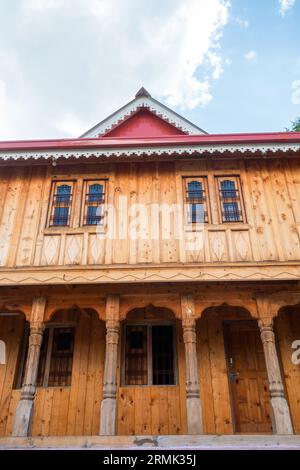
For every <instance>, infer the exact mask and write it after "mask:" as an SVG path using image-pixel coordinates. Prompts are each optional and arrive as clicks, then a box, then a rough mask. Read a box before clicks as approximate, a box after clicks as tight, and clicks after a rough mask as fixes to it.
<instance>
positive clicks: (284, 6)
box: [279, 0, 296, 16]
mask: <svg viewBox="0 0 300 470" xmlns="http://www.w3.org/2000/svg"><path fill="white" fill-rule="evenodd" d="M295 1H296V0H279V13H280V14H281V16H285V14H286V12H287V11H288V10H290V9H291V8H292V7H293V6H294V3H295Z"/></svg>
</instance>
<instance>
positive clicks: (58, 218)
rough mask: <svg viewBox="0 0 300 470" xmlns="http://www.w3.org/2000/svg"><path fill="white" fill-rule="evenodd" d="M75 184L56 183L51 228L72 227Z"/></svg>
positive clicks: (69, 182)
mask: <svg viewBox="0 0 300 470" xmlns="http://www.w3.org/2000/svg"><path fill="white" fill-rule="evenodd" d="M72 193H73V182H71V181H68V182H55V183H54V188H53V193H52V194H53V195H52V207H51V214H50V223H49V225H50V227H65V226H68V225H70V216H71V207H72V195H73V194H72Z"/></svg>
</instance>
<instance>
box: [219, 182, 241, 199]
mask: <svg viewBox="0 0 300 470" xmlns="http://www.w3.org/2000/svg"><path fill="white" fill-rule="evenodd" d="M221 193H222V197H223V198H224V199H226V198H236V197H237V193H236V187H235V182H234V181H232V180H224V181H221Z"/></svg>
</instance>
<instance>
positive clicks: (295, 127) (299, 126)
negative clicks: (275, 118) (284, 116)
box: [289, 117, 300, 132]
mask: <svg viewBox="0 0 300 470" xmlns="http://www.w3.org/2000/svg"><path fill="white" fill-rule="evenodd" d="M289 130H290V131H292V132H300V117H298V118H297V119H295V121H293V122H292V127H291V128H290V129H289Z"/></svg>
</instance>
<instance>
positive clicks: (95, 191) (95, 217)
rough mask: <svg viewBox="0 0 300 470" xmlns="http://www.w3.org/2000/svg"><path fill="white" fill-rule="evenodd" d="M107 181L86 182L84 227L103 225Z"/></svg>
mask: <svg viewBox="0 0 300 470" xmlns="http://www.w3.org/2000/svg"><path fill="white" fill-rule="evenodd" d="M104 203H105V181H86V189H85V202H84V216H83V225H98V224H103V219H104Z"/></svg>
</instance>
